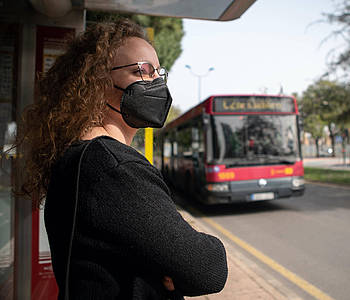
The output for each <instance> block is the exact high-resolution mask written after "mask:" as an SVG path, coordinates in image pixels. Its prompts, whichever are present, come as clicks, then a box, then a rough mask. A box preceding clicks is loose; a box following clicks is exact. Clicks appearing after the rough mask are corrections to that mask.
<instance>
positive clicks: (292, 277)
mask: <svg viewBox="0 0 350 300" xmlns="http://www.w3.org/2000/svg"><path fill="white" fill-rule="evenodd" d="M191 209H192V210H193V211H195V213H196V214H198V215H200V216H201V218H202V220H203V221H205V222H206V223H208V224H209V225H211V226H212V227H214V228H215V229H217V230H218V231H220V232H221V233H222V234H223V235H225V236H226V237H227V238H229V239H230V240H231V241H233V242H234V243H236V244H237V245H238V246H240V247H241V248H243V249H244V250H245V251H247V252H248V253H250V254H251V255H253V256H255V257H256V258H257V259H258V260H260V261H261V262H263V263H264V264H266V265H268V266H269V267H270V268H271V269H273V270H275V271H276V272H278V273H280V274H281V275H282V276H284V277H285V278H287V279H288V280H289V281H291V282H293V283H294V284H296V285H297V286H298V287H300V288H301V289H303V290H304V291H305V292H307V293H308V294H310V295H312V296H313V297H315V298H316V299H318V300H334V298H332V297H330V296H328V295H327V294H326V293H324V292H322V291H321V290H320V289H318V288H317V287H315V286H314V285H312V284H311V283H309V282H307V281H306V280H304V279H302V278H300V277H299V276H298V275H296V274H295V273H293V272H291V271H289V270H288V269H286V268H285V267H283V266H282V265H280V264H279V263H277V262H275V261H274V260H273V259H271V258H270V257H268V256H266V255H265V254H263V253H262V252H260V251H259V250H257V249H255V248H254V247H252V246H251V245H249V244H248V243H246V242H245V241H243V240H241V239H240V238H238V237H236V236H235V235H234V234H232V233H231V232H230V231H228V230H227V229H225V228H224V227H222V226H221V225H219V224H218V223H216V222H214V221H213V220H212V219H210V218H208V217H206V216H205V215H203V214H202V213H200V212H199V211H197V210H196V209H194V208H191Z"/></svg>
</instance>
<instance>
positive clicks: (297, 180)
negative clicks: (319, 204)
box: [292, 177, 305, 188]
mask: <svg viewBox="0 0 350 300" xmlns="http://www.w3.org/2000/svg"><path fill="white" fill-rule="evenodd" d="M304 184H305V179H304V178H303V177H293V179H292V185H293V187H294V188H298V187H300V186H302V185H304Z"/></svg>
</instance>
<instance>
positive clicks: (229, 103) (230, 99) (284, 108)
mask: <svg viewBox="0 0 350 300" xmlns="http://www.w3.org/2000/svg"><path fill="white" fill-rule="evenodd" d="M213 112H217V113H237V112H242V113H243V112H247V113H249V112H283V113H294V112H295V107H294V101H293V99H292V98H289V97H268V96H222V97H215V98H214V100H213Z"/></svg>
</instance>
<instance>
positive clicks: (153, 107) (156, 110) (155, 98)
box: [107, 77, 172, 128]
mask: <svg viewBox="0 0 350 300" xmlns="http://www.w3.org/2000/svg"><path fill="white" fill-rule="evenodd" d="M114 87H115V88H117V89H120V90H122V91H123V92H124V93H123V96H122V100H121V103H120V111H119V110H117V109H116V108H114V107H113V106H111V105H110V104H108V103H107V106H108V107H109V108H111V109H112V110H114V111H116V112H118V113H120V114H121V115H122V117H123V119H124V121H125V123H126V124H128V125H129V126H130V127H133V128H146V127H153V128H160V127H163V125H164V122H165V120H166V118H167V116H168V112H169V109H170V106H171V102H172V98H171V95H170V92H169V90H168V87H167V86H166V84H165V82H164V80H163V79H162V78H161V77H159V78H156V79H154V80H153V81H146V82H145V81H136V82H134V83H132V84H130V85H129V86H128V87H127V88H126V89H122V88H120V87H118V86H117V85H114Z"/></svg>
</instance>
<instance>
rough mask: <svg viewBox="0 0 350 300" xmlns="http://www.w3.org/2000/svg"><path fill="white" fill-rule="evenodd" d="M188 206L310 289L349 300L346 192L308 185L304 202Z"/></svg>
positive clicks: (349, 197)
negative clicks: (269, 259) (305, 283)
mask: <svg viewBox="0 0 350 300" xmlns="http://www.w3.org/2000/svg"><path fill="white" fill-rule="evenodd" d="M179 201H180V202H182V203H179V204H180V205H182V206H188V205H187V204H186V202H183V200H179ZM191 206H194V207H195V209H197V210H199V211H200V212H201V213H203V214H204V215H206V216H207V217H209V218H210V219H211V220H213V221H214V222H215V223H217V224H219V225H220V226H222V227H223V228H225V229H226V230H228V231H229V232H231V233H232V234H233V235H235V236H236V237H238V238H240V239H241V240H243V241H245V242H247V243H248V244H250V245H251V246H252V247H254V248H255V249H257V250H259V251H261V252H262V253H263V254H265V255H266V256H268V257H269V258H271V259H273V260H274V261H276V262H277V263H278V264H280V265H282V266H283V267H285V268H286V269H288V270H289V271H291V272H293V273H295V274H296V275H297V276H298V277H300V278H302V279H304V280H306V281H307V283H309V284H310V286H311V285H313V286H315V287H317V288H318V289H320V290H321V291H322V292H324V293H325V294H327V295H329V296H330V297H332V298H334V299H339V300H348V299H350V284H349V283H350V188H341V187H334V186H330V185H318V184H307V189H306V193H305V195H304V196H303V197H295V198H288V199H283V200H275V201H271V202H259V203H250V204H245V205H242V204H240V205H230V206H219V207H215V208H210V209H205V208H204V207H202V206H198V205H195V204H193V203H191ZM218 235H220V232H218ZM223 238H225V237H223ZM229 242H231V243H232V244H234V242H232V241H229ZM233 246H237V245H233ZM241 251H243V252H245V251H244V250H243V249H241ZM246 255H247V256H250V255H249V253H246ZM250 259H253V260H254V262H255V263H257V264H258V265H259V266H260V267H261V268H263V269H265V271H266V272H270V274H271V276H274V277H275V278H277V279H278V280H280V281H282V282H283V284H285V285H286V286H288V288H290V289H292V290H293V292H295V294H296V295H298V296H300V297H301V298H302V299H315V298H313V297H312V296H310V294H308V292H307V291H303V290H302V289H300V288H299V287H297V286H296V285H294V284H293V283H291V281H290V280H288V278H287V279H286V278H283V277H282V276H280V274H278V273H277V272H275V271H272V270H271V269H270V267H269V266H267V265H265V264H264V263H262V262H261V261H259V259H257V258H255V257H253V256H251V257H250ZM320 299H321V298H320Z"/></svg>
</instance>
